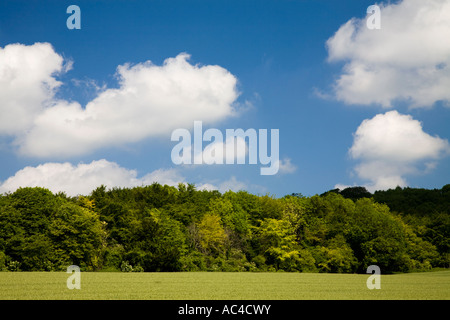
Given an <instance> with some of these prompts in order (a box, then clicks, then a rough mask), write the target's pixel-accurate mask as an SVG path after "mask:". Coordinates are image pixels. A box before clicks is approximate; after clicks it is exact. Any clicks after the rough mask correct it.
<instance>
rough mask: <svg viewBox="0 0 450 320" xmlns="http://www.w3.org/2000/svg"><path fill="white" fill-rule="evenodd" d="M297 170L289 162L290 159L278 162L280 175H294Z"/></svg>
mask: <svg viewBox="0 0 450 320" xmlns="http://www.w3.org/2000/svg"><path fill="white" fill-rule="evenodd" d="M296 170H297V167H296V166H295V165H294V164H293V163H292V162H291V159H289V158H285V159H281V160H280V161H279V169H278V172H280V173H294V172H295V171H296Z"/></svg>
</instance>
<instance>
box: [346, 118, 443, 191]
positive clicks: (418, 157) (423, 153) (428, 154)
mask: <svg viewBox="0 0 450 320" xmlns="http://www.w3.org/2000/svg"><path fill="white" fill-rule="evenodd" d="M349 154H350V156H351V157H352V158H353V159H355V160H358V161H359V163H358V164H357V165H356V167H355V173H356V175H357V176H358V177H359V178H360V179H362V180H365V181H369V184H368V185H367V188H368V189H369V190H371V191H374V190H384V189H388V188H395V187H396V186H401V187H404V186H406V185H407V181H406V176H408V175H411V174H420V173H426V172H429V171H430V170H432V169H433V168H434V167H435V166H436V164H437V161H438V160H439V159H441V158H442V157H444V156H446V155H449V154H450V144H449V142H448V141H447V140H445V139H441V138H439V137H438V136H431V135H429V134H428V133H426V132H424V131H423V128H422V124H421V123H420V122H419V121H417V120H414V119H413V118H412V117H411V116H410V115H403V114H399V113H398V112H397V111H389V112H386V113H384V114H378V115H376V116H375V117H373V118H372V119H366V120H364V121H363V122H362V123H361V125H360V126H359V127H358V129H357V130H356V132H355V134H354V140H353V145H352V147H351V148H350V150H349Z"/></svg>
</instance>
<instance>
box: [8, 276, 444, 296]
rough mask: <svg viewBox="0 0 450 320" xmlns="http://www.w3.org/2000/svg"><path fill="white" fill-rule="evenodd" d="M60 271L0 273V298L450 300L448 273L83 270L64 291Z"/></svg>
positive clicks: (63, 281) (65, 286)
mask: <svg viewBox="0 0 450 320" xmlns="http://www.w3.org/2000/svg"><path fill="white" fill-rule="evenodd" d="M69 276H70V275H69V274H67V273H64V272H0V299H1V300H10V299H19V300H22V299H27V300H46V299H53V300H60V299H63V300H70V299H85V300H91V299H92V300H96V299H97V300H98V299H101V300H109V299H117V300H128V299H134V300H141V299H146V300H263V299H264V300H308V299H314V300H339V299H356V300H363V299H370V300H376V299H383V300H388V299H396V300H399V299H401V300H409V299H414V300H418V299H419V300H426V299H433V300H442V299H444V300H448V299H450V271H437V272H426V273H425V272H424V273H406V274H394V275H381V288H380V289H372V290H369V289H368V288H367V285H366V281H367V279H368V277H369V276H370V275H369V274H368V275H364V274H323V273H244V272H242V273H232V272H230V273H226V272H180V273H113V272H111V273H106V272H105V273H102V272H81V273H80V285H81V287H80V289H68V287H67V279H68V277H69Z"/></svg>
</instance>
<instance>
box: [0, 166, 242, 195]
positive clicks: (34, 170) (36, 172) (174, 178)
mask: <svg viewBox="0 0 450 320" xmlns="http://www.w3.org/2000/svg"><path fill="white" fill-rule="evenodd" d="M154 182H157V183H159V184H162V185H169V186H175V187H176V186H178V184H180V183H184V184H186V183H187V182H188V181H186V178H185V177H184V176H182V175H181V173H180V171H179V170H177V169H174V168H170V169H158V170H155V171H153V172H150V173H148V174H145V175H143V176H142V177H138V173H137V171H136V170H131V169H127V168H124V167H121V166H120V165H118V164H117V163H115V162H111V161H107V160H105V159H102V160H96V161H92V162H91V163H87V164H86V163H79V164H77V165H73V164H71V163H69V162H64V163H58V162H48V163H44V164H41V165H38V166H36V167H31V166H28V167H25V168H23V169H21V170H19V171H17V172H16V173H15V174H14V175H13V176H11V177H9V178H8V179H6V180H5V181H3V182H2V183H0V194H1V193H6V192H14V191H15V190H17V189H18V188H21V187H22V188H23V187H43V188H47V189H49V190H50V191H52V192H54V193H57V192H65V193H66V194H67V195H68V196H77V195H88V194H90V193H91V192H92V191H93V190H95V189H96V188H97V187H99V186H101V185H105V186H106V187H107V188H114V187H121V188H132V187H136V186H143V185H150V184H152V183H154ZM196 188H197V189H198V190H209V191H211V190H219V191H220V192H226V191H228V190H232V191H239V190H244V189H246V188H247V185H246V184H245V183H244V182H241V181H239V180H237V179H236V177H234V176H232V177H231V178H230V179H228V180H225V181H216V182H215V183H209V182H201V181H200V182H198V183H196Z"/></svg>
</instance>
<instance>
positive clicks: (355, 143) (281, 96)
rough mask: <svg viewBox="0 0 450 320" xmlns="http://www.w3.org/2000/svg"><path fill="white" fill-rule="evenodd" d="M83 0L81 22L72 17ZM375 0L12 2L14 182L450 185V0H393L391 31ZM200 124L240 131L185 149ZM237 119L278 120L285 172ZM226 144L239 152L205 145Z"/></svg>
mask: <svg viewBox="0 0 450 320" xmlns="http://www.w3.org/2000/svg"><path fill="white" fill-rule="evenodd" d="M72 4H76V5H78V6H79V8H80V22H81V24H80V26H81V28H80V29H69V28H68V27H67V23H66V22H67V19H68V18H69V17H71V14H72V12H69V13H67V12H66V11H67V8H68V7H69V6H70V5H72ZM373 4H375V3H373V2H372V1H363V0H343V1H312V0H311V1H308V0H276V1H275V0H270V1H269V0H247V1H234V0H233V1H225V0H217V1H206V0H203V1H202V0H195V1H194V0H189V1H181V0H174V1H162V0H158V1H156V0H153V1H140V0H134V1H119V0H118V1H76V3H75V2H72V1H56V0H54V1H22V0H20V1H3V0H2V1H0V114H1V116H0V163H1V164H2V165H1V169H0V193H4V192H9V191H14V190H16V189H17V188H19V187H21V186H43V187H46V188H49V189H50V190H52V191H54V192H58V191H65V192H66V193H67V194H69V195H77V194H89V193H90V192H91V191H92V190H93V189H95V188H96V187H98V186H99V185H101V184H104V185H106V186H107V187H108V188H112V187H131V186H140V185H146V184H151V183H153V182H159V183H162V184H169V185H177V184H178V183H180V182H181V183H194V184H195V185H196V186H197V188H199V189H208V190H211V189H218V190H219V191H221V192H225V191H227V190H230V189H231V190H234V191H237V190H241V189H244V190H247V191H249V192H252V193H255V194H266V193H269V194H272V195H275V196H284V195H286V194H291V193H302V194H304V195H314V194H320V193H323V192H325V191H327V190H330V189H333V188H336V187H338V188H345V187H347V186H355V185H361V186H366V187H367V188H368V189H369V190H370V191H372V192H373V191H375V190H384V189H389V188H395V187H396V186H402V187H405V186H410V187H420V188H441V187H442V186H443V185H445V184H448V183H450V143H449V139H450V126H449V123H450V40H449V39H450V1H449V0H428V1H421V0H403V1H385V2H377V3H376V4H377V5H378V6H379V8H380V16H379V17H380V20H379V23H380V28H379V29H373V28H369V27H368V24H367V20H368V19H369V18H371V17H372V18H373V12H372V11H370V12H367V8H368V7H369V6H371V5H373ZM372 21H373V20H372ZM195 121H201V122H202V126H203V132H204V131H206V130H208V129H212V130H215V131H210V132H216V133H217V132H221V133H222V134H223V140H222V141H212V139H210V140H209V141H211V142H209V141H207V140H206V139H205V141H203V148H204V149H203V153H202V151H201V150H200V153H199V152H197V153H196V154H193V155H192V159H193V161H192V164H185V163H182V164H175V163H174V162H173V161H172V158H171V154H172V150H173V148H174V147H175V146H176V145H177V141H173V139H171V135H172V133H173V132H174V130H176V129H186V130H188V131H189V132H191V133H194V131H193V129H194V122H195ZM227 129H243V130H244V131H245V130H248V129H255V130H256V132H257V133H259V132H261V130H264V129H265V130H267V132H268V135H269V137H270V132H271V130H278V133H279V160H278V161H277V166H278V168H279V169H278V172H277V173H276V174H274V175H261V171H260V169H261V168H262V167H264V164H262V163H261V162H262V161H261V155H260V154H259V156H260V158H259V161H257V163H256V164H250V163H249V162H250V161H249V159H250V157H251V156H252V150H253V149H252V147H251V146H249V143H250V141H247V140H239V139H237V144H236V148H237V150H240V151H241V152H236V153H235V158H234V159H233V160H235V161H234V164H227V162H226V161H225V150H227V146H228V145H229V142H230V140H229V139H226V137H225V133H226V131H227ZM257 138H258V139H259V141H261V135H259V136H257ZM194 140H195V137H194V136H192V143H194ZM269 140H271V139H269ZM231 141H232V142H233V140H231ZM249 147H250V148H249ZM258 148H259V149H261V147H260V145H258ZM268 149H269V153H270V149H271V144H270V141H268ZM255 150H256V149H255ZM197 151H198V150H197ZM259 152H261V151H259ZM219 155H220V156H222V155H223V157H224V161H223V164H214V163H213V164H205V163H203V164H198V163H196V162H199V161H196V160H195V159H198V158H199V157H200V159H201V158H202V159H203V160H204V162H207V163H212V162H214V161H211V159H214V158H217V156H219ZM242 162H244V163H243V164H242Z"/></svg>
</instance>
